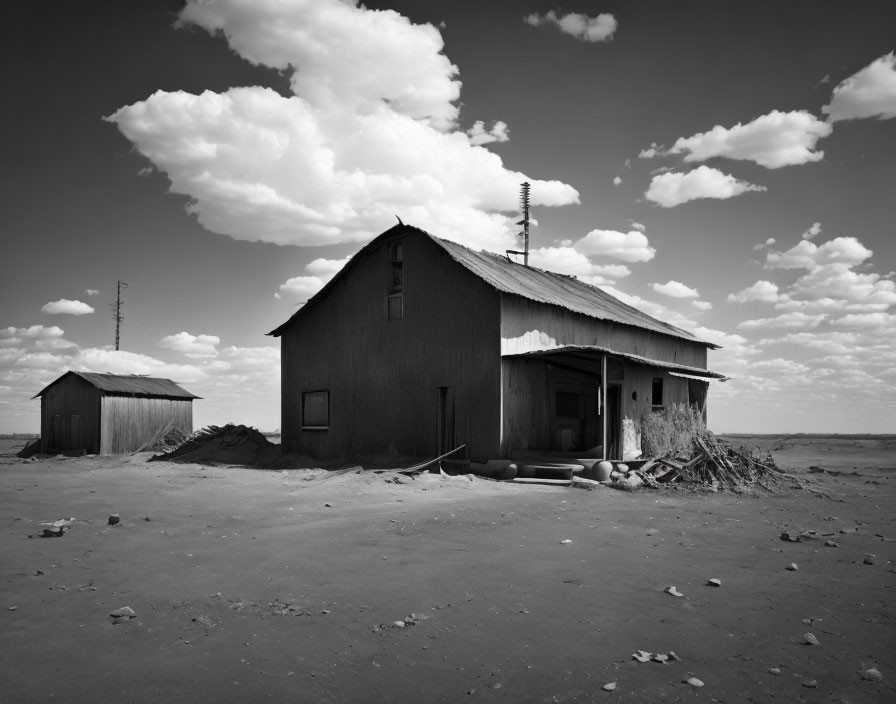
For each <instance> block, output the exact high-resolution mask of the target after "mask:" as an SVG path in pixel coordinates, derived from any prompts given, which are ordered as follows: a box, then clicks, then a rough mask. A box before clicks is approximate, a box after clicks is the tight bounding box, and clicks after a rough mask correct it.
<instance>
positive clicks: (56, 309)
mask: <svg viewBox="0 0 896 704" xmlns="http://www.w3.org/2000/svg"><path fill="white" fill-rule="evenodd" d="M40 310H41V312H42V313H50V314H51V315H89V314H90V313H93V312H94V309H93V307H91V306H89V305H87V304H86V303H82V302H81V301H70V300H69V299H67V298H60V299H59V300H58V301H50V302H49V303H45V304H44V305H43V307H42V308H41V309H40Z"/></svg>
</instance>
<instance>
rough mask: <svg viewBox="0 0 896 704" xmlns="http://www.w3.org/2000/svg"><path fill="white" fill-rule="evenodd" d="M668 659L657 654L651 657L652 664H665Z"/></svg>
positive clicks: (663, 655) (662, 654)
mask: <svg viewBox="0 0 896 704" xmlns="http://www.w3.org/2000/svg"><path fill="white" fill-rule="evenodd" d="M668 659H669V656H668V655H666V654H664V653H657V654H656V655H654V656H653V661H654V662H666V661H667V660H668Z"/></svg>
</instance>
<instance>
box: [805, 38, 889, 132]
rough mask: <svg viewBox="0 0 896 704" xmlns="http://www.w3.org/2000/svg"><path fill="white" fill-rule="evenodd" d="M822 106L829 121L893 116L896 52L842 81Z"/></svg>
mask: <svg viewBox="0 0 896 704" xmlns="http://www.w3.org/2000/svg"><path fill="white" fill-rule="evenodd" d="M822 110H823V111H824V112H826V113H827V114H828V120H830V121H831V122H837V121H839V120H856V119H862V118H868V117H877V118H880V119H881V120H887V119H890V118H893V117H896V53H894V52H892V51H891V52H890V53H889V54H885V55H884V56H881V57H880V58H879V59H875V60H874V61H872V62H871V63H870V64H868V66H866V67H865V68H863V69H862V70H861V71H859V72H858V73H855V74H853V75H852V76H850V77H849V78H847V79H846V80H844V81H842V82H841V83H840V84H839V85H838V86H837V87H836V88H834V91H833V93H832V94H831V102H830V103H828V104H827V105H825V106H824V107H823V108H822Z"/></svg>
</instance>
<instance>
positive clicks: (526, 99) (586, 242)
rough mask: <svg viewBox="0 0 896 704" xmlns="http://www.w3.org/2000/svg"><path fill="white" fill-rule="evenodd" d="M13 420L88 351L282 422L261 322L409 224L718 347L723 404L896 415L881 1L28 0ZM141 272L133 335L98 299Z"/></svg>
mask: <svg viewBox="0 0 896 704" xmlns="http://www.w3.org/2000/svg"><path fill="white" fill-rule="evenodd" d="M4 15H5V18H6V22H5V25H6V27H7V31H6V33H5V37H4V42H3V43H2V46H0V52H2V54H3V56H2V58H3V61H2V64H0V77H2V87H3V94H4V95H5V96H6V100H5V101H4V103H5V105H4V109H3V111H2V112H0V121H2V129H0V139H2V148H3V155H4V158H3V160H2V163H0V169H2V170H3V173H2V178H3V184H4V188H3V189H2V193H0V223H2V230H0V231H2V236H3V242H2V250H0V251H2V257H0V261H2V269H3V275H2V278H0V281H2V283H0V432H34V431H37V430H38V429H39V415H40V402H39V400H32V399H31V397H32V396H34V395H35V394H36V393H38V392H39V391H40V390H41V389H42V388H43V387H44V386H45V385H46V384H48V383H49V382H51V381H53V380H54V379H55V378H57V377H58V376H60V375H61V374H62V373H64V372H65V371H67V370H69V369H75V370H84V371H97V372H107V371H108V372H114V373H136V374H147V375H151V376H161V377H166V378H170V379H173V380H175V381H177V382H179V383H181V384H182V385H183V386H184V387H185V388H186V389H188V390H189V391H191V392H192V393H194V394H197V395H199V396H201V397H203V398H202V400H200V401H196V402H195V403H194V425H195V426H196V427H201V426H204V425H208V424H218V425H220V424H223V423H226V422H237V423H245V424H247V425H254V426H256V427H258V428H261V429H263V430H273V429H275V428H279V427H280V367H279V340H278V339H276V338H272V337H269V336H266V333H268V332H269V331H271V330H272V329H274V328H275V327H276V326H278V325H279V324H281V323H282V322H284V321H285V320H286V319H287V318H288V317H289V316H290V315H291V314H292V313H293V312H294V311H295V310H296V309H297V307H298V306H300V305H302V303H303V302H304V301H306V300H307V299H308V298H309V297H310V296H312V295H313V294H314V293H315V292H316V291H317V290H319V289H320V288H321V287H322V286H323V285H324V284H325V283H326V281H328V280H329V278H330V277H332V275H333V274H334V273H335V272H336V271H338V270H339V268H340V267H341V266H343V265H344V263H345V262H346V261H347V259H348V258H349V257H350V256H351V255H352V254H353V253H355V252H357V251H358V250H359V249H360V248H361V247H362V246H363V244H364V243H365V242H367V241H369V240H370V239H372V238H373V237H375V236H376V235H378V234H379V233H380V232H382V231H384V230H386V229H388V228H389V227H391V226H392V225H394V224H395V222H396V220H395V217H396V215H397V216H399V217H401V219H402V220H403V221H404V222H405V223H409V224H412V225H416V226H418V227H421V228H423V229H426V230H427V231H429V232H431V233H432V234H434V235H436V236H440V237H446V238H448V239H452V240H456V241H458V242H461V243H463V244H466V245H467V246H470V247H473V248H476V249H487V250H490V251H496V252H503V251H504V250H506V249H508V248H515V246H516V243H515V239H514V236H515V233H516V231H517V228H516V226H515V225H514V223H515V222H516V221H517V220H518V219H519V213H518V211H517V207H518V193H519V184H520V182H522V181H523V180H528V181H529V182H530V183H531V184H532V193H531V200H532V216H533V219H534V222H535V226H534V227H533V228H532V235H531V243H530V246H531V258H530V263H531V264H533V265H535V266H539V267H541V268H545V269H550V270H554V271H559V272H562V273H566V274H573V275H576V276H579V277H580V278H582V279H583V280H585V281H588V282H589V283H592V284H594V285H598V286H600V287H602V288H603V289H604V290H606V291H608V292H610V293H612V294H613V295H616V296H618V297H619V298H621V299H622V300H623V301H626V302H628V303H631V304H632V305H635V306H636V307H638V308H640V309H642V310H644V311H645V312H647V313H649V314H651V315H654V316H655V317H658V318H660V319H662V320H665V321H668V322H670V323H672V324H674V325H677V326H679V327H681V328H683V329H686V330H689V331H691V332H692V333H693V334H694V335H696V336H697V337H699V338H701V339H704V340H708V341H711V342H714V343H717V344H719V345H721V346H722V349H720V350H714V351H710V354H709V367H710V368H711V369H713V370H715V371H719V372H722V373H724V374H727V375H729V376H731V380H730V381H727V382H724V383H716V382H714V383H712V384H711V387H710V393H709V424H710V428H711V429H713V430H715V431H717V432H766V433H774V432H788V433H789V432H819V433H831V432H841V433H859V432H871V433H882V432H894V431H896V272H894V269H896V237H894V226H893V220H894V214H896V207H894V196H893V193H894V190H893V185H892V184H893V176H892V174H893V169H894V166H896V54H894V51H896V5H894V4H893V3H891V2H885V1H879V2H868V1H864V2H863V1H859V2H820V1H812V2H801V1H798V0H796V1H790V2H787V3H780V2H724V3H720V2H675V3H670V2H665V1H662V0H656V1H650V2H648V1H639V0H634V1H632V0H627V1H626V2H594V1H589V2H585V1H583V0H582V1H578V2H565V3H564V4H563V5H559V4H556V3H554V2H550V1H542V0H520V1H516V2H487V3H484V2H481V1H480V2H467V1H466V0H452V1H451V2H441V1H433V2H426V3H420V2H412V1H411V0H396V1H395V2H388V1H385V0H384V1H382V2H380V1H377V2H369V3H366V4H364V5H358V4H355V3H352V2H340V1H339V0H314V1H312V0H277V1H276V2H275V1H274V0H205V1H199V0H195V1H194V0H191V1H190V2H186V3H185V2H182V1H180V0H178V1H175V0H154V1H151V2H150V1H141V2H127V3H122V2H117V1H114V0H108V1H90V0H85V1H84V2H79V3H56V4H53V5H52V6H48V5H46V4H43V3H18V4H17V5H16V6H14V7H13V8H12V9H7V10H5V11H4ZM117 281H123V282H126V284H127V287H126V288H123V289H122V291H123V304H122V309H121V310H122V315H123V324H122V326H121V341H120V350H119V351H116V350H115V347H114V341H115V321H114V319H113V311H112V309H111V308H110V304H111V303H113V302H114V301H115V298H116V282H117Z"/></svg>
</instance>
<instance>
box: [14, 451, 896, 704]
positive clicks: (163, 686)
mask: <svg viewBox="0 0 896 704" xmlns="http://www.w3.org/2000/svg"><path fill="white" fill-rule="evenodd" d="M730 439H731V440H732V442H733V444H736V445H739V444H750V445H758V446H760V447H762V448H763V449H764V450H771V451H772V453H773V455H774V457H775V458H776V460H777V461H778V463H779V464H780V465H781V466H783V467H786V468H788V469H790V470H791V471H792V472H793V474H794V475H795V476H797V477H798V478H799V479H800V481H802V482H803V483H804V484H805V487H806V488H805V489H804V490H799V491H791V492H788V493H784V494H776V495H768V494H762V495H744V494H732V493H728V492H720V493H692V492H687V491H676V490H670V489H662V490H650V489H643V490H640V491H636V492H631V493H627V492H623V491H618V490H614V489H610V488H605V487H600V488H598V489H595V490H593V491H585V490H582V489H576V488H567V487H549V486H537V485H519V484H517V485H514V484H507V483H498V482H493V481H488V480H484V479H478V478H474V479H471V478H468V477H444V476H440V475H438V474H424V475H421V476H419V477H417V478H416V479H411V478H408V477H405V476H402V475H399V474H396V473H394V472H383V473H374V472H372V471H362V472H360V473H355V471H354V470H349V471H343V472H333V471H331V472H327V471H323V470H283V471H264V470H253V469H247V468H241V467H227V466H214V467H206V466H200V465H196V464H174V463H164V462H157V463H147V462H146V460H147V458H148V457H149V455H148V454H145V453H144V454H138V455H135V456H133V457H96V458H87V457H85V458H72V459H45V460H37V461H26V460H21V459H18V458H15V457H14V456H13V455H12V454H11V453H12V452H14V451H15V448H14V447H12V446H14V445H19V446H20V445H21V444H22V442H23V441H22V439H18V440H17V441H5V446H0V455H3V456H2V457H0V486H2V494H0V528H2V539H0V619H2V626H0V632H2V636H0V638H2V648H0V701H3V702H10V703H16V704H25V703H27V702H52V701H65V702H72V703H78V702H94V701H111V702H166V703H171V702H216V703H224V702H264V701H276V702H290V703H303V702H414V703H417V702H474V701H483V702H592V701H595V702H660V701H667V702H677V701H686V702H744V701H747V702H850V703H860V702H892V701H896V647H894V646H896V628H894V623H896V579H894V564H893V560H894V559H896V542H894V540H896V498H894V492H896V481H894V477H896V437H893V436H888V437H881V436H878V437H857V436H775V437H771V436H761V437H745V436H744V437H740V436H738V437H733V438H730ZM810 466H816V467H820V468H821V470H824V471H819V470H818V469H816V470H815V471H810V469H809V467H810ZM831 472H834V473H831ZM112 513H118V514H120V516H121V522H120V524H118V525H115V526H110V525H107V519H108V517H109V515H110V514H112ZM69 517H73V518H74V519H75V520H74V523H73V524H72V526H71V528H70V530H69V531H68V532H67V533H65V534H64V535H63V537H59V538H40V537H37V536H38V535H40V534H41V531H42V528H43V526H40V523H42V522H48V521H54V520H57V519H61V518H69ZM803 531H816V533H815V534H814V535H813V536H811V537H810V536H806V537H803V538H802V539H801V540H800V541H799V542H789V541H785V540H782V538H781V534H782V532H791V533H792V534H793V535H794V536H796V535H798V534H799V533H800V532H803ZM32 535H33V536H35V537H33V538H31V537H29V536H32ZM568 541H571V542H568ZM826 542H831V543H833V545H826ZM867 555H873V556H874V557H868V559H867V560H866V556H867ZM866 562H867V563H873V564H866ZM791 563H795V564H796V566H797V567H798V569H796V570H789V569H788V566H790V565H791ZM711 578H715V579H718V580H720V581H721V586H712V585H709V584H708V583H707V582H708V580H709V579H711ZM670 586H675V587H676V588H677V590H678V591H679V592H680V593H681V594H682V596H680V597H676V596H673V595H671V594H669V593H666V592H665V590H666V589H667V588H668V587H670ZM122 607H130V608H131V609H133V611H134V613H135V614H136V616H135V617H134V618H124V619H119V622H118V623H114V620H115V619H113V618H112V617H111V616H110V614H111V613H112V612H113V611H115V610H117V609H120V608H122ZM809 633H811V634H812V635H813V636H814V637H815V640H817V644H808V643H807V637H806V634H809ZM810 640H811V639H810ZM639 650H643V651H648V652H650V653H653V654H663V655H667V656H668V655H669V653H670V651H672V652H674V654H675V657H671V656H669V659H668V661H666V662H665V663H663V662H655V661H648V662H643V663H642V662H638V661H637V660H636V659H633V657H632V655H633V653H636V652H637V651H639ZM775 668H777V669H775ZM872 668H874V669H876V671H877V672H879V673H880V677H881V678H880V679H877V678H876V677H875V676H874V674H873V673H872V674H869V673H868V671H869V670H871V669H872ZM863 673H864V674H863ZM863 677H864V678H863ZM688 678H698V679H699V680H700V681H702V683H703V686H702V687H695V686H693V685H691V684H687V683H686V680H688ZM611 682H615V683H616V688H615V690H614V691H604V690H603V689H602V687H603V686H604V685H606V684H608V683H611Z"/></svg>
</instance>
